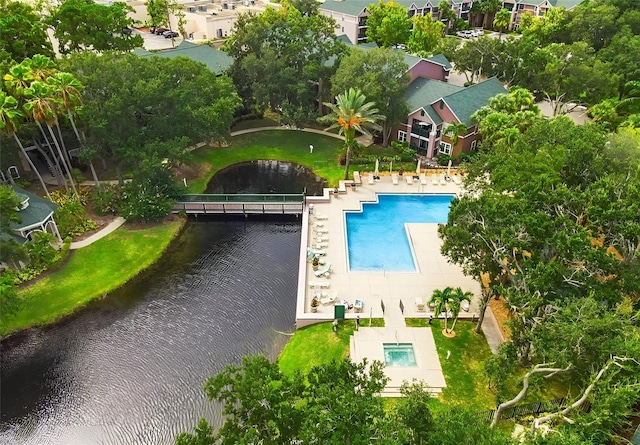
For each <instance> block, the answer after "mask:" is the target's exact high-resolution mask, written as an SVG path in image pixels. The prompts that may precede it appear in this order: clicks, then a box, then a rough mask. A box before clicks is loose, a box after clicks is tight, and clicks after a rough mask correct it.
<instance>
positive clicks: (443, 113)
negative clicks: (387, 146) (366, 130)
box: [394, 78, 507, 158]
mask: <svg viewBox="0 0 640 445" xmlns="http://www.w3.org/2000/svg"><path fill="white" fill-rule="evenodd" d="M506 92H507V90H506V89H505V88H504V86H502V84H501V83H500V81H499V80H498V79H496V78H491V79H487V80H485V81H484V82H480V83H478V84H475V85H471V86H469V87H466V88H465V87H460V86H457V85H451V84H449V83H446V82H441V81H438V80H433V79H425V78H418V79H415V80H414V81H413V82H411V84H409V88H408V90H407V93H406V95H405V98H406V100H407V102H408V104H409V110H410V112H409V116H408V117H407V122H406V123H404V124H401V125H399V126H398V127H397V128H396V129H395V130H396V131H397V134H394V137H396V136H397V140H399V141H401V142H405V141H406V142H408V143H409V145H410V146H411V147H413V148H415V149H416V150H418V153H420V154H423V155H426V156H427V157H429V158H436V157H437V156H438V155H439V154H447V155H450V156H454V157H457V156H459V155H460V153H463V152H468V151H471V150H475V148H476V145H477V141H478V140H479V139H480V135H479V134H478V131H477V126H476V124H475V123H474V122H473V121H472V120H471V115H473V113H475V112H476V111H478V110H479V109H480V108H482V107H484V106H485V105H488V103H489V100H490V99H491V98H492V97H494V96H496V95H498V94H504V93H506ZM452 123H453V124H461V123H462V124H464V126H465V128H466V130H465V131H464V134H462V133H463V132H462V131H461V132H459V137H458V141H457V142H456V144H455V145H452V140H451V138H450V137H449V136H448V135H444V132H445V130H446V127H447V126H449V125H450V124H452Z"/></svg>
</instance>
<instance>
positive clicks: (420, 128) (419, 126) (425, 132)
mask: <svg viewBox="0 0 640 445" xmlns="http://www.w3.org/2000/svg"><path fill="white" fill-rule="evenodd" d="M432 127H433V125H431V124H428V123H426V122H420V121H413V125H411V135H413V136H418V137H423V138H427V139H429V133H431V128H432Z"/></svg>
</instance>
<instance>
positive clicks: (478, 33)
mask: <svg viewBox="0 0 640 445" xmlns="http://www.w3.org/2000/svg"><path fill="white" fill-rule="evenodd" d="M476 34H477V35H478V36H483V35H484V29H481V28H476Z"/></svg>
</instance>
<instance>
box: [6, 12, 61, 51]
mask: <svg viewBox="0 0 640 445" xmlns="http://www.w3.org/2000/svg"><path fill="white" fill-rule="evenodd" d="M46 28H47V27H46V25H45V24H44V23H43V22H42V20H41V15H40V14H39V13H38V12H36V10H35V9H34V7H33V6H32V5H30V4H29V3H25V2H20V1H7V0H2V1H0V29H1V30H2V32H0V63H3V62H5V63H10V62H16V63H20V62H22V61H23V60H24V59H27V58H31V57H33V56H34V55H36V54H42V55H43V56H49V57H53V49H52V47H51V42H50V41H49V38H48V36H47V29H46Z"/></svg>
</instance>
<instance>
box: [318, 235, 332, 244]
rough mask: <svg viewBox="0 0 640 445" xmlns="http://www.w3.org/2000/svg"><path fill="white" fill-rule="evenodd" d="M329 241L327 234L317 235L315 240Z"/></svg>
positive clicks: (320, 241)
mask: <svg viewBox="0 0 640 445" xmlns="http://www.w3.org/2000/svg"><path fill="white" fill-rule="evenodd" d="M327 241H329V237H328V236H319V237H317V238H316V242H317V243H324V242H327Z"/></svg>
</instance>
